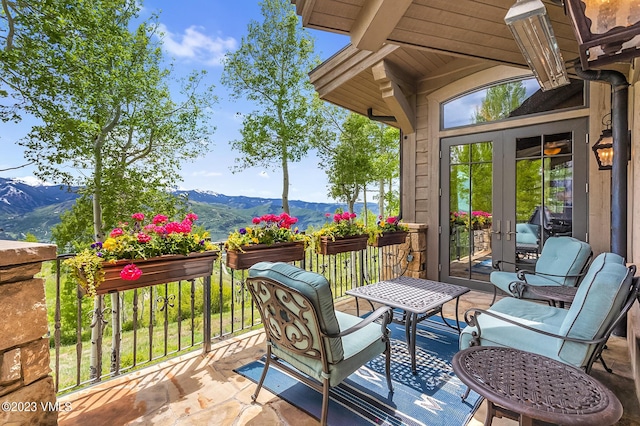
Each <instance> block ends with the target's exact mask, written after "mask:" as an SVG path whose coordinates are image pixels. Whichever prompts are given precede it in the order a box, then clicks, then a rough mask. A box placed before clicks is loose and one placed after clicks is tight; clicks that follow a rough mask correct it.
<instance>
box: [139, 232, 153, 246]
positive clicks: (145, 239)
mask: <svg viewBox="0 0 640 426" xmlns="http://www.w3.org/2000/svg"><path fill="white" fill-rule="evenodd" d="M136 238H138V242H139V243H148V242H149V241H151V236H149V235H147V234H145V233H144V232H138V234H136Z"/></svg>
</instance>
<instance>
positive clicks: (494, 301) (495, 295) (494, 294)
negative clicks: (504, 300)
mask: <svg viewBox="0 0 640 426" xmlns="http://www.w3.org/2000/svg"><path fill="white" fill-rule="evenodd" d="M497 296H498V288H497V287H496V286H493V299H492V300H491V303H490V304H489V306H492V305H493V304H494V303H496V297H497Z"/></svg>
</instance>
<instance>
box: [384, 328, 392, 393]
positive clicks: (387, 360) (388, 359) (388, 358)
mask: <svg viewBox="0 0 640 426" xmlns="http://www.w3.org/2000/svg"><path fill="white" fill-rule="evenodd" d="M384 368H385V373H386V375H387V387H388V388H389V392H391V393H393V383H391V344H390V343H389V340H387V350H386V352H385V365H384Z"/></svg>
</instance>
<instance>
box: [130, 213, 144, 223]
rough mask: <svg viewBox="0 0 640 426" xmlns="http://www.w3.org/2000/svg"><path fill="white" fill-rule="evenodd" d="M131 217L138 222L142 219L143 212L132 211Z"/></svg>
mask: <svg viewBox="0 0 640 426" xmlns="http://www.w3.org/2000/svg"><path fill="white" fill-rule="evenodd" d="M131 218H132V219H135V220H137V221H138V222H142V221H143V220H144V214H143V213H134V214H132V215H131Z"/></svg>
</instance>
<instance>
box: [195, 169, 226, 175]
mask: <svg viewBox="0 0 640 426" xmlns="http://www.w3.org/2000/svg"><path fill="white" fill-rule="evenodd" d="M191 176H194V177H216V176H222V172H212V171H208V170H199V171H197V172H193V173H191Z"/></svg>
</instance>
